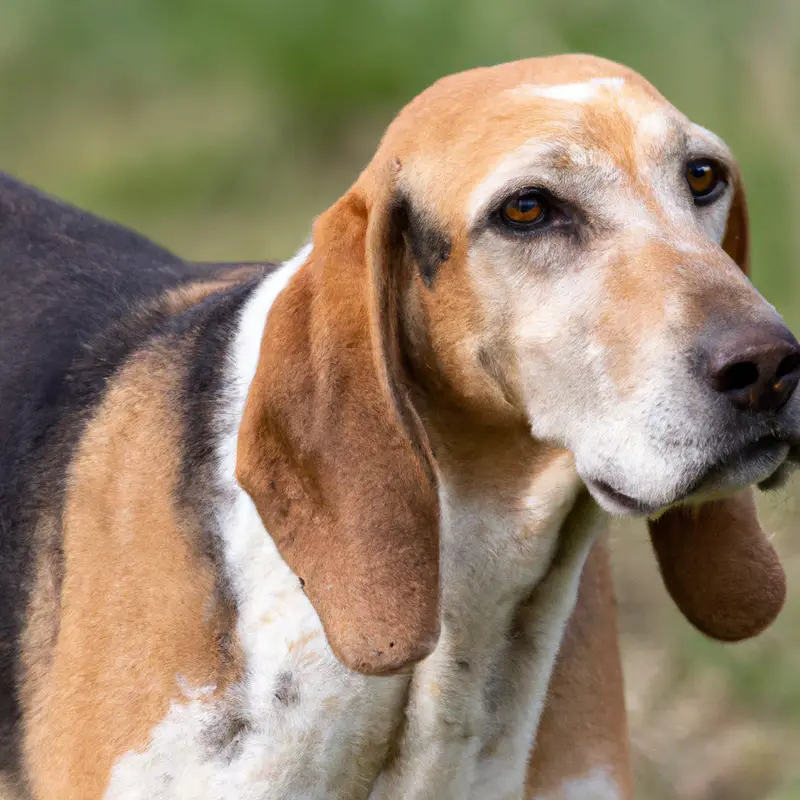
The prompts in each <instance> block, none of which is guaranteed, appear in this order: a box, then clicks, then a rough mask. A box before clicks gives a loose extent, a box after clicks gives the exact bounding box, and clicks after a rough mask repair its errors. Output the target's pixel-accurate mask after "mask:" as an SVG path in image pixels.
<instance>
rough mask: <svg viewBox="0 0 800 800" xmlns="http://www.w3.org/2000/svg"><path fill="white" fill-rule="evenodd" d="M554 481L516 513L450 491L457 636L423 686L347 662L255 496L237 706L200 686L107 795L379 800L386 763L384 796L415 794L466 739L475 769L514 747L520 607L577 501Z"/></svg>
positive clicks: (243, 579) (420, 680)
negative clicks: (411, 739) (432, 760)
mask: <svg viewBox="0 0 800 800" xmlns="http://www.w3.org/2000/svg"><path fill="white" fill-rule="evenodd" d="M545 483H546V488H547V491H545V492H543V493H542V492H540V493H539V498H538V500H537V499H536V498H534V496H533V495H531V498H530V499H529V500H528V501H527V503H526V502H523V503H522V504H521V505H519V506H517V507H516V508H515V509H513V513H511V514H508V513H506V514H504V513H503V512H502V509H499V508H495V509H492V508H487V507H481V506H480V505H478V506H475V505H471V504H470V503H467V502H463V501H462V498H459V497H458V496H457V495H448V494H446V493H445V494H444V495H443V502H442V506H443V521H444V526H443V543H442V579H443V580H442V586H443V589H442V614H443V630H442V639H441V642H440V644H439V646H437V649H436V650H435V652H434V653H433V654H432V655H431V656H430V657H429V659H427V660H426V661H425V662H423V664H421V665H420V666H418V667H417V669H416V670H415V674H414V676H413V678H409V677H408V676H393V677H367V676H364V675H360V674H357V673H354V672H351V671H349V670H347V669H346V668H345V667H343V666H342V665H341V664H340V663H339V662H338V661H337V660H336V658H335V657H334V655H333V653H332V652H331V650H330V648H329V647H328V645H327V642H326V640H325V636H324V633H323V630H322V627H321V624H320V622H319V619H318V617H317V615H316V613H315V612H314V610H313V608H312V607H311V604H310V603H309V602H308V600H307V599H306V597H305V595H304V594H303V591H302V588H301V585H300V583H299V581H298V580H297V578H296V576H294V575H293V574H292V573H291V571H290V570H289V569H288V567H287V566H286V565H285V564H284V562H283V561H282V560H281V558H280V556H279V555H278V553H277V551H276V550H275V548H274V545H273V544H272V541H271V540H270V538H269V536H268V535H267V534H266V532H265V531H264V529H263V527H262V525H261V522H260V519H259V517H258V515H257V513H256V511H255V509H254V508H253V507H252V505H251V504H250V502H249V500H248V499H247V498H246V497H245V496H244V495H243V494H240V495H239V496H238V497H237V498H236V500H235V503H234V505H233V511H232V512H231V513H230V515H229V516H228V517H227V519H226V521H225V524H226V526H227V533H226V548H227V550H226V560H227V562H228V567H229V569H230V572H231V576H232V580H233V584H234V589H235V592H236V595H237V598H238V614H239V617H238V624H237V634H238V639H239V643H240V645H241V647H242V650H243V651H244V656H245V662H246V668H245V675H244V678H243V680H242V681H241V683H240V684H239V685H237V686H236V687H234V689H232V690H230V691H228V692H227V693H225V694H224V695H223V696H222V697H216V696H215V695H213V694H212V690H213V687H207V688H202V687H187V688H186V692H185V694H186V698H185V700H184V701H183V702H180V703H175V704H173V706H172V707H171V709H170V711H169V713H168V714H167V716H166V717H165V718H164V719H163V720H162V722H161V723H160V724H159V725H158V726H157V727H156V728H155V729H154V731H153V733H152V737H151V740H150V743H149V745H148V747H147V749H146V750H145V751H144V752H140V753H129V754H127V755H125V756H123V757H122V758H121V759H120V761H119V762H118V763H117V765H116V766H115V769H114V771H113V774H112V779H111V783H110V787H109V790H108V793H107V797H108V798H114V799H118V800H119V799H122V798H125V799H126V800H128V799H130V800H133V798H144V797H147V798H156V799H157V798H163V799H164V800H177V799H178V798H187V799H188V798H194V800H211V799H212V798H214V799H215V800H216V799H217V798H219V799H220V800H221V798H226V797H233V796H235V797H237V798H241V800H268V799H270V798H286V797H292V798H319V797H340V798H359V797H363V798H366V797H368V796H370V793H371V791H372V787H373V786H374V785H376V779H377V778H378V776H379V774H380V773H381V770H382V769H385V770H386V772H387V777H386V779H385V780H382V781H378V783H377V786H376V788H375V790H374V793H373V795H372V796H373V797H406V796H412V794H413V792H411V789H410V788H409V787H408V786H407V785H406V782H407V780H409V778H408V777H407V775H408V770H409V769H410V770H411V772H414V773H416V772H418V771H419V770H420V769H421V770H422V772H426V771H427V767H426V765H425V764H416V763H401V762H404V761H408V762H414V761H419V760H420V759H421V760H422V761H424V762H427V761H428V760H429V757H430V755H432V754H434V753H436V752H438V751H437V747H439V748H441V746H442V745H443V743H444V746H445V748H446V746H447V744H448V743H449V742H450V740H451V735H452V733H453V731H454V730H456V729H458V730H459V731H460V732H459V734H458V737H457V740H458V741H464V736H467V737H468V738H470V739H471V741H472V742H473V744H474V746H473V747H471V750H472V758H473V760H474V759H476V758H477V756H478V751H479V750H480V747H481V746H482V745H483V744H486V743H488V742H489V740H490V739H492V740H494V739H497V737H498V736H500V737H501V738H502V734H503V733H504V731H503V726H504V722H503V720H502V719H500V717H501V716H502V714H493V712H496V711H497V710H498V709H500V708H501V706H502V704H503V702H505V701H506V699H507V698H505V697H504V694H506V693H508V692H512V693H513V692H515V691H518V687H515V686H514V685H513V684H510V683H508V681H507V680H506V678H507V675H506V672H507V670H506V666H507V665H506V664H505V661H506V660H507V659H508V658H511V657H512V655H511V654H510V651H509V650H508V644H509V640H510V636H511V630H510V629H511V625H512V616H513V612H514V608H515V607H516V606H517V605H518V604H519V602H520V601H521V600H522V599H523V597H524V596H525V595H526V594H527V593H528V592H529V591H530V588H531V587H532V585H534V584H535V583H536V582H537V581H538V580H539V579H540V578H541V576H542V574H544V572H545V571H546V570H547V567H548V565H549V563H550V560H551V558H552V553H553V549H554V547H555V543H556V540H557V537H558V530H559V527H560V524H561V522H562V521H563V519H564V516H565V515H566V513H567V512H568V511H569V508H570V507H571V504H572V502H574V497H575V491H576V490H575V487H574V486H573V482H572V480H571V479H570V478H569V476H568V475H567V474H566V473H563V477H559V476H557V475H555V473H552V474H551V475H550V476H549V477H548V478H547V479H546V480H545ZM543 485H544V484H542V485H540V488H541V486H543ZM176 677H179V676H176ZM409 710H411V711H409ZM420 710H422V714H421V715H420V713H419V712H420ZM407 712H408V713H410V716H409V717H408V719H407V720H406V722H405V724H404V715H405V713H407ZM420 719H423V720H427V721H428V722H429V723H430V724H429V725H428V726H427V728H426V729H425V730H421V731H419V733H420V734H421V735H422V739H420V741H423V740H424V741H426V742H428V744H429V745H431V746H430V749H429V750H428V751H427V752H426V753H422V754H417V753H414V752H405V751H403V749H402V747H401V746H400V744H399V742H400V739H401V738H402V731H403V730H404V728H408V727H409V725H413V726H418V724H419V720H420ZM442 720H445V721H446V722H445V724H444V727H442ZM422 724H423V728H425V727H426V723H424V722H423V723H422ZM437 738H439V739H441V740H442V741H439V742H436V741H435V740H436V739H437ZM390 753H394V756H393V757H392V756H390ZM398 759H399V761H398ZM431 766H433V765H431ZM473 766H474V765H473ZM515 768H516V769H517V770H518V769H519V768H518V767H515ZM393 772H396V773H397V774H393ZM413 780H416V778H414V779H413ZM413 780H412V782H413ZM423 780H424V778H423Z"/></svg>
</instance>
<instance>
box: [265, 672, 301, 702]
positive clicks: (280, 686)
mask: <svg viewBox="0 0 800 800" xmlns="http://www.w3.org/2000/svg"><path fill="white" fill-rule="evenodd" d="M272 694H273V697H274V698H275V702H276V703H279V704H280V705H282V706H293V705H297V703H298V702H299V700H300V689H299V687H298V685H297V681H296V680H295V677H294V675H292V673H291V672H289V671H288V670H287V671H284V672H281V673H280V674H279V675H278V677H277V678H276V679H275V688H274V689H273V691H272Z"/></svg>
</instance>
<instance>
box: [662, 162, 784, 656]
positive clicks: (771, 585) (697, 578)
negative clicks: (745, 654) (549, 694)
mask: <svg viewBox="0 0 800 800" xmlns="http://www.w3.org/2000/svg"><path fill="white" fill-rule="evenodd" d="M734 177H735V191H734V197H733V201H732V203H731V209H730V212H729V214H728V222H727V227H726V230H725V237H724V239H723V242H722V246H723V248H724V249H725V251H726V252H727V253H728V255H729V256H730V257H731V258H732V259H734V261H736V263H737V264H738V265H739V266H740V267H741V269H742V270H743V271H744V272H745V273H747V272H748V269H749V238H750V237H749V228H748V220H747V202H746V200H745V195H744V189H743V188H742V183H741V179H740V177H739V176H738V175H736V176H734ZM650 537H651V539H652V542H653V547H654V549H655V552H656V556H657V557H658V563H659V567H660V569H661V575H662V576H663V578H664V583H665V585H666V587H667V590H668V591H669V593H670V595H671V596H672V599H673V600H674V601H675V603H676V604H677V605H678V607H679V608H680V610H681V611H682V612H683V614H684V616H685V617H686V618H687V619H688V620H689V622H691V623H692V624H693V625H694V626H695V627H697V628H698V629H699V630H701V631H702V632H703V633H705V634H706V635H708V636H711V637H713V638H715V639H722V640H724V641H738V640H740V639H747V638H748V637H750V636H755V635H756V634H758V633H760V632H761V631H762V630H764V629H765V628H766V627H767V626H768V625H769V624H770V623H771V622H772V621H773V620H774V619H775V617H776V616H777V615H778V612H779V611H780V610H781V608H782V606H783V602H784V599H785V596H786V578H785V575H784V572H783V569H782V567H781V565H780V562H779V560H778V555H777V553H776V552H775V549H774V548H773V547H772V545H771V544H770V542H769V540H768V539H767V537H766V536H765V535H764V532H763V530H762V529H761V525H760V524H759V521H758V514H757V512H756V507H755V499H754V492H753V490H752V489H746V490H745V491H743V492H740V493H739V494H737V495H735V496H733V497H729V498H725V499H722V500H713V501H710V502H707V503H704V504H703V505H700V506H684V507H681V508H675V509H671V510H669V511H667V512H666V513H665V514H663V515H662V516H661V517H660V518H659V519H657V520H655V521H651V522H650Z"/></svg>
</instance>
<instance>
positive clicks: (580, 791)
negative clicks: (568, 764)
mask: <svg viewBox="0 0 800 800" xmlns="http://www.w3.org/2000/svg"><path fill="white" fill-rule="evenodd" d="M621 798H622V793H621V792H620V790H619V786H617V783H616V781H615V780H614V779H613V778H612V777H611V775H610V774H609V772H608V770H605V769H600V768H598V769H593V770H592V771H591V772H590V773H589V774H588V775H586V776H585V777H583V778H574V779H573V780H570V781H567V782H566V783H565V784H563V786H561V787H560V788H559V790H558V793H557V794H546V795H544V794H539V795H536V797H535V798H534V800H621Z"/></svg>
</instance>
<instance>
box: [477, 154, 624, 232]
mask: <svg viewBox="0 0 800 800" xmlns="http://www.w3.org/2000/svg"><path fill="white" fill-rule="evenodd" d="M587 171H589V172H591V176H592V182H595V181H596V180H597V179H598V178H608V179H613V178H614V176H616V175H618V174H619V168H618V167H616V166H615V165H614V163H613V162H612V160H611V159H610V157H609V156H608V154H607V153H604V152H603V151H602V150H600V149H596V148H589V147H583V146H581V145H579V144H576V143H574V142H568V143H564V142H552V141H547V142H543V141H540V140H536V139H531V140H528V141H527V142H525V143H524V144H523V145H521V146H520V147H518V148H517V149H516V150H513V151H511V152H510V153H508V154H507V155H506V156H505V157H503V158H502V159H501V160H500V162H499V163H498V164H497V166H496V167H495V168H494V169H493V170H492V171H491V172H490V173H489V175H488V176H487V177H486V178H484V180H482V181H481V182H480V183H479V184H478V185H477V186H476V187H475V189H474V190H473V191H472V193H471V194H470V198H469V203H468V207H467V218H468V224H469V225H472V224H474V223H475V222H476V221H477V220H478V219H479V217H480V216H481V215H482V214H484V213H485V212H486V210H487V208H488V207H489V206H491V204H492V203H494V202H497V201H498V200H499V199H500V196H501V195H502V194H503V193H504V192H512V191H515V190H517V189H520V190H521V189H525V188H527V187H534V186H535V187H537V188H544V189H549V190H550V191H552V192H553V193H554V194H556V195H558V194H560V193H561V190H562V187H564V186H566V185H567V184H571V183H573V181H571V180H570V179H569V177H568V176H574V181H575V182H577V181H579V180H580V176H581V175H583V176H585V175H586V173H587Z"/></svg>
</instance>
